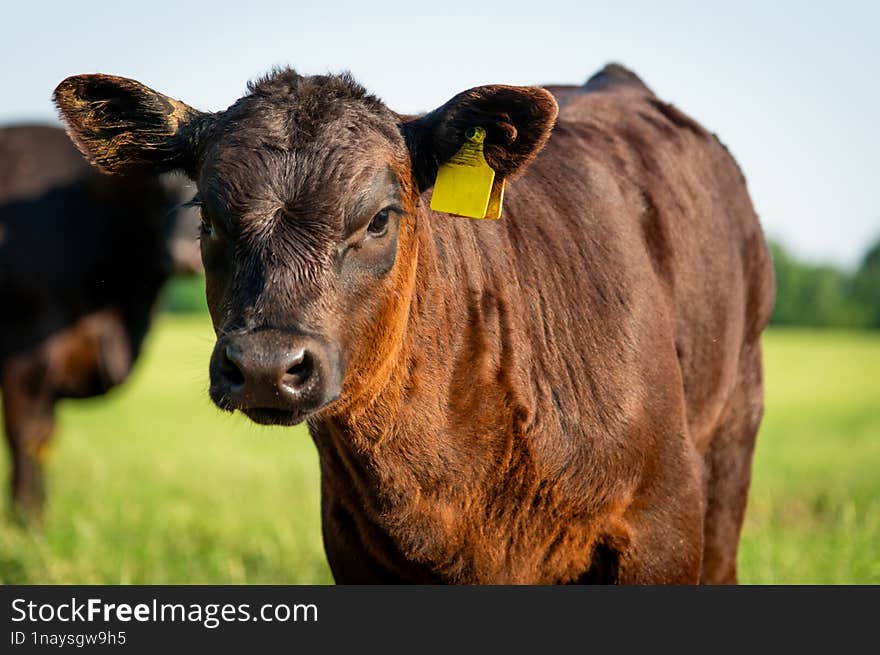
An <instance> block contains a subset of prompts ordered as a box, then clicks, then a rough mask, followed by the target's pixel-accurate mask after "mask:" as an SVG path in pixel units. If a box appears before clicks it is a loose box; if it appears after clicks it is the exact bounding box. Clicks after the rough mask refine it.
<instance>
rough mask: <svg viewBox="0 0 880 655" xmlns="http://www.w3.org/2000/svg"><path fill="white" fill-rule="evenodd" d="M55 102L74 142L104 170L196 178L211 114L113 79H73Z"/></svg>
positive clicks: (58, 90)
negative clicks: (176, 173) (169, 173)
mask: <svg viewBox="0 0 880 655" xmlns="http://www.w3.org/2000/svg"><path fill="white" fill-rule="evenodd" d="M52 97H53V99H54V101H55V104H56V105H57V106H58V109H59V110H60V111H61V116H62V118H63V119H64V122H65V123H66V124H67V132H68V134H69V135H70V138H71V139H72V140H73V142H74V143H75V144H76V146H77V148H79V150H80V152H82V153H83V155H84V156H85V157H86V158H87V159H88V160H89V161H90V162H91V163H92V164H94V165H95V166H97V167H98V168H100V169H101V170H103V171H105V172H108V173H130V172H136V171H143V172H152V173H163V172H165V171H170V170H176V169H180V170H183V171H184V172H186V173H187V174H189V175H190V176H192V175H193V170H194V168H195V166H196V164H197V160H198V153H199V140H200V138H199V137H200V135H201V134H202V133H203V132H204V129H205V127H206V124H207V122H208V118H209V116H210V115H209V114H205V113H203V112H199V111H196V110H195V109H193V108H192V107H189V106H188V105H186V104H184V103H182V102H180V101H179V100H174V99H172V98H169V97H168V96H165V95H162V94H161V93H158V92H156V91H153V90H152V89H150V88H149V87H146V86H144V85H143V84H141V83H140V82H136V81H135V80H130V79H127V78H125V77H116V76H114V75H101V74H95V75H75V76H73V77H68V78H67V79H66V80H64V81H63V82H62V83H61V84H59V85H58V87H57V88H56V89H55V92H54V94H53V96H52Z"/></svg>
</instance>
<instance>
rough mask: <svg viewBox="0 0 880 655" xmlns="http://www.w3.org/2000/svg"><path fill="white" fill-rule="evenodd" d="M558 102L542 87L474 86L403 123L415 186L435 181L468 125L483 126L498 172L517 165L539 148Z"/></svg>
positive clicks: (488, 159)
mask: <svg viewBox="0 0 880 655" xmlns="http://www.w3.org/2000/svg"><path fill="white" fill-rule="evenodd" d="M558 112H559V108H558V106H557V105H556V100H555V99H554V98H553V96H552V95H551V94H550V92H548V91H546V90H545V89H542V88H540V87H530V86H505V85H501V84H493V85H490V86H478V87H475V88H473V89H470V90H468V91H464V92H462V93H459V94H458V95H457V96H455V97H454V98H452V99H451V100H450V101H449V102H447V103H446V104H444V105H443V106H442V107H439V108H437V109H435V110H434V111H432V112H431V113H429V114H426V115H424V116H420V117H418V118H414V119H411V120H408V121H405V122H404V123H403V124H402V125H401V131H402V132H403V136H404V139H405V140H406V145H407V148H408V149H409V153H410V159H411V160H412V166H413V174H414V175H415V177H416V181H417V182H418V185H419V190H421V191H424V190H425V189H427V188H429V187H431V186H433V184H434V180H435V179H436V177H437V169H438V168H439V166H440V165H441V164H444V163H446V162H447V161H448V160H449V159H450V158H451V157H452V156H453V155H454V154H455V153H456V152H458V150H459V148H461V146H462V144H463V143H464V142H465V138H466V137H465V133H466V132H467V130H468V129H470V128H474V127H482V128H483V129H484V130H486V138H485V141H484V142H483V153H484V156H485V157H486V162H487V163H488V164H489V166H491V167H492V169H493V170H494V171H495V174H496V175H498V176H500V177H502V178H505V179H506V178H509V177H510V176H511V175H515V174H516V173H517V172H518V171H521V170H522V169H523V168H524V167H525V166H527V165H528V164H529V162H531V160H532V159H534V158H535V156H536V155H537V154H538V153H539V152H540V151H541V148H543V147H544V144H545V143H546V142H547V139H548V138H549V136H550V131H551V130H552V129H553V124H554V122H555V120H556V115H557V113H558Z"/></svg>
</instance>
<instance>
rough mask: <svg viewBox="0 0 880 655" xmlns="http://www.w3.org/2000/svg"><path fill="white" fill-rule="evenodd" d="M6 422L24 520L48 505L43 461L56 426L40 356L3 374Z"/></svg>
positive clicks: (10, 365)
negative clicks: (46, 503)
mask: <svg viewBox="0 0 880 655" xmlns="http://www.w3.org/2000/svg"><path fill="white" fill-rule="evenodd" d="M2 387H3V419H4V427H5V431H6V439H7V441H8V442H9V447H10V451H11V455H12V501H13V506H14V511H16V512H17V513H19V514H20V515H21V516H23V517H24V516H28V515H35V514H38V513H39V511H40V510H41V509H42V507H43V504H44V502H45V487H44V480H43V458H44V456H45V453H46V449H47V446H48V443H49V439H50V438H51V436H52V432H53V429H54V425H55V419H54V404H55V398H54V395H53V394H52V391H51V388H50V386H49V384H48V381H47V370H46V366H45V363H44V361H43V360H42V358H41V357H39V356H38V355H31V354H28V355H20V356H17V357H14V358H12V359H11V360H9V361H8V362H7V363H6V365H5V366H4V368H3V371H2Z"/></svg>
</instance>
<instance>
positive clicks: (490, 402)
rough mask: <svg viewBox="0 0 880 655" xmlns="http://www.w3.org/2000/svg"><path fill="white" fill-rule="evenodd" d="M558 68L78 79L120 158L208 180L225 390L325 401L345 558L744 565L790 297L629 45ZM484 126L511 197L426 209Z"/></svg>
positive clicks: (507, 567) (64, 100)
mask: <svg viewBox="0 0 880 655" xmlns="http://www.w3.org/2000/svg"><path fill="white" fill-rule="evenodd" d="M559 92H560V93H561V94H562V93H564V95H565V98H564V103H563V107H562V110H561V112H560V113H559V116H558V120H557V103H556V101H555V100H554V98H553V96H552V95H551V94H550V93H549V92H547V91H546V90H544V89H541V88H526V87H511V86H485V87H479V88H475V89H471V90H470V91H466V92H464V93H462V94H460V95H458V96H456V97H454V98H453V99H452V100H450V101H449V102H448V103H446V104H445V105H443V106H442V107H440V108H439V109H437V110H435V111H433V112H431V113H429V114H427V115H424V116H420V117H408V116H401V115H398V114H395V113H394V112H392V111H390V110H389V109H388V108H386V107H385V105H383V104H382V103H381V102H380V101H379V100H378V99H376V98H375V97H373V96H370V95H368V94H367V93H366V92H365V91H364V89H363V88H362V87H360V86H359V85H358V84H356V83H355V82H354V81H353V80H352V79H351V78H349V77H348V76H345V75H343V76H318V77H303V76H300V75H298V74H296V73H295V72H294V71H291V70H281V71H277V72H275V73H273V74H271V75H269V76H268V77H266V78H264V79H262V80H259V81H258V82H256V83H254V84H252V85H251V87H250V90H249V94H248V95H247V96H245V97H244V98H242V99H240V100H239V101H238V102H236V103H235V104H234V105H232V106H231V107H230V108H229V109H227V110H226V111H224V112H220V113H218V114H205V113H200V112H197V111H195V110H193V109H191V108H190V107H188V106H186V105H184V104H183V103H181V102H178V101H176V100H172V99H170V98H168V97H166V96H163V95H161V94H158V93H156V92H155V91H152V90H150V89H148V88H146V87H144V86H142V85H140V84H139V83H137V82H134V81H132V80H127V79H123V78H117V77H110V76H105V75H86V76H78V77H73V78H69V79H67V80H65V81H64V82H63V83H62V84H61V85H60V86H59V87H58V89H57V90H56V96H55V97H56V101H57V102H58V105H59V107H60V108H61V111H62V113H63V115H64V117H65V119H66V120H67V122H68V124H69V126H70V129H71V133H72V135H73V138H74V139H75V140H76V142H77V143H78V145H79V147H80V148H81V149H82V151H83V152H84V153H85V155H86V156H87V157H89V158H90V159H91V160H92V161H93V162H94V163H95V164H97V165H98V166H100V167H102V168H104V169H106V170H108V171H128V170H137V169H148V170H153V171H161V170H170V169H182V170H184V171H186V172H187V173H188V174H189V175H190V176H191V177H192V178H193V179H194V180H195V181H196V183H197V186H198V198H197V202H198V203H200V204H201V205H202V215H203V226H202V257H203V261H204V263H205V267H206V271H207V295H208V303H209V306H210V308H211V314H212V317H213V320H214V326H215V329H216V332H217V337H218V338H217V345H216V348H215V351H214V355H213V357H212V361H211V367H210V372H211V391H210V393H211V397H212V399H213V400H214V401H215V403H216V404H217V405H218V406H219V407H221V408H223V409H227V410H234V409H238V410H240V411H242V412H244V413H245V414H247V415H248V416H249V417H251V418H252V419H253V420H255V421H257V422H260V423H273V424H284V425H287V424H293V423H297V422H299V421H301V420H303V419H305V420H306V421H307V422H308V426H309V429H310V431H311V434H312V437H313V438H314V441H315V443H316V445H317V448H318V452H319V454H320V461H321V476H322V511H323V531H324V544H325V548H326V552H327V555H328V558H329V561H330V565H331V568H332V570H333V574H334V576H335V578H336V580H337V581H339V582H346V583H349V582H388V581H409V582H455V583H564V582H616V583H696V582H699V581H703V582H709V583H718V582H733V581H735V580H736V552H737V544H738V540H739V531H740V525H741V522H742V518H743V511H744V507H745V503H746V493H747V489H748V486H749V472H750V460H751V455H752V448H753V444H754V439H755V433H756V431H757V429H758V423H759V421H760V417H761V412H762V387H761V353H760V344H759V336H760V333H761V330H762V328H763V327H764V326H765V324H766V323H767V319H768V316H769V315H770V308H771V303H772V297H773V284H772V274H771V267H770V261H769V258H768V254H767V248H766V246H765V242H764V237H763V235H762V232H761V229H760V226H759V224H758V221H757V219H756V217H755V213H754V211H753V209H752V206H751V203H750V201H749V197H748V193H747V191H746V186H745V181H744V179H743V176H742V174H741V173H740V170H739V168H738V167H737V165H736V163H735V162H734V160H733V159H732V158H731V156H730V155H729V154H728V152H727V151H726V150H725V148H724V147H723V146H722V145H721V144H720V143H719V142H718V140H717V139H716V138H715V137H714V136H713V135H711V134H709V133H708V132H706V131H705V130H704V129H703V128H702V127H700V126H699V125H698V124H697V123H695V122H694V121H693V120H691V119H690V118H688V117H687V116H685V115H684V114H682V113H681V112H680V111H679V110H677V109H675V108H674V107H672V106H671V105H669V104H666V103H665V102H662V101H661V100H659V99H658V98H657V97H656V96H655V95H654V94H653V93H652V92H651V91H650V90H649V89H648V88H647V87H646V86H645V85H644V84H642V83H641V81H640V80H638V78H637V77H636V76H635V75H633V74H632V73H630V72H629V71H626V70H625V69H622V68H621V67H618V66H609V67H608V68H606V69H605V70H604V71H602V72H601V73H599V74H598V75H596V76H594V77H593V78H592V79H591V80H590V81H589V82H588V83H587V84H586V85H585V86H584V87H582V88H566V89H560V90H559ZM554 123H555V129H554V127H553V126H554ZM473 127H483V128H484V129H485V130H486V133H487V136H486V157H487V159H488V161H489V163H490V164H491V165H492V167H493V168H494V169H495V171H496V172H497V173H498V175H500V176H504V177H505V178H508V177H514V178H515V179H513V180H512V182H511V183H510V185H509V186H508V190H507V198H506V200H505V203H506V204H505V209H504V215H503V217H502V218H501V220H500V221H474V220H467V219H464V218H460V217H455V216H449V215H446V214H440V213H436V212H432V211H430V210H429V209H428V202H429V198H430V188H431V186H432V184H433V181H434V179H435V176H436V174H437V171H438V166H439V165H440V164H442V163H443V162H445V161H447V160H448V159H449V158H450V157H451V156H452V155H453V154H454V153H455V152H456V151H457V150H458V148H459V147H460V146H461V144H462V143H463V142H464V139H465V134H466V132H467V131H468V130H469V129H470V128H473ZM551 130H552V136H551ZM548 139H549V140H548ZM529 164H531V165H529ZM516 176H519V177H518V178H517V177H516ZM279 509H280V508H279Z"/></svg>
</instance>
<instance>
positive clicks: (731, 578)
mask: <svg viewBox="0 0 880 655" xmlns="http://www.w3.org/2000/svg"><path fill="white" fill-rule="evenodd" d="M738 375H739V377H738V379H737V387H736V390H735V391H734V395H733V397H732V398H731V400H730V402H729V403H728V406H727V408H726V409H725V413H724V415H723V416H722V419H721V422H720V423H719V425H718V428H717V429H716V431H715V434H714V435H713V437H712V442H711V444H710V445H709V450H708V451H707V452H706V456H705V463H706V475H707V485H706V486H707V499H706V521H705V524H706V534H705V541H704V543H705V546H704V553H703V573H702V576H701V579H700V582H702V583H703V584H736V582H737V577H736V555H737V550H738V548H739V537H740V529H741V528H742V523H743V517H744V515H745V509H746V498H747V496H748V491H749V483H750V481H751V470H752V453H753V451H754V447H755V437H756V436H757V433H758V426H759V424H760V422H761V415H762V414H763V409H764V389H763V382H762V373H761V346H760V343H758V342H756V343H754V344H750V345H748V346H746V347H745V348H744V350H743V353H742V356H741V358H740V366H739V374H738Z"/></svg>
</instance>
